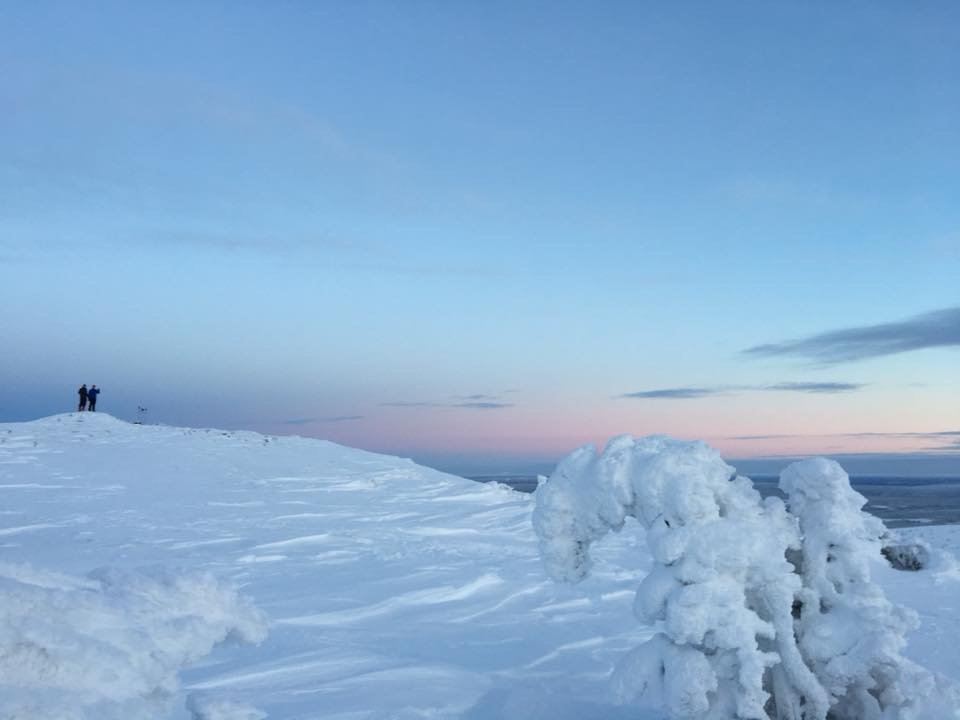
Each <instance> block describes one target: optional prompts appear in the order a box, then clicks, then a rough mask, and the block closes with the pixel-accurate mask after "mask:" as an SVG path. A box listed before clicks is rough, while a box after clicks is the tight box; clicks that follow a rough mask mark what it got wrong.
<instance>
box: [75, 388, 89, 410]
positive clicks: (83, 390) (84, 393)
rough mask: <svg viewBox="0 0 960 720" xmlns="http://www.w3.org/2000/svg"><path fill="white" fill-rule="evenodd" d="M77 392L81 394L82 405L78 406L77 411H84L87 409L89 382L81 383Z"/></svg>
mask: <svg viewBox="0 0 960 720" xmlns="http://www.w3.org/2000/svg"><path fill="white" fill-rule="evenodd" d="M77 392H78V393H79V394H80V407H79V408H77V412H83V411H84V410H86V409H87V384H86V383H84V384H83V385H81V386H80V389H79V390H78V391H77Z"/></svg>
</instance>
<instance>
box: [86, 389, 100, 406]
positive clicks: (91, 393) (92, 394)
mask: <svg viewBox="0 0 960 720" xmlns="http://www.w3.org/2000/svg"><path fill="white" fill-rule="evenodd" d="M99 394H100V391H99V390H98V389H97V386H96V385H91V386H90V389H89V390H87V402H88V403H89V405H90V412H96V410H97V395H99Z"/></svg>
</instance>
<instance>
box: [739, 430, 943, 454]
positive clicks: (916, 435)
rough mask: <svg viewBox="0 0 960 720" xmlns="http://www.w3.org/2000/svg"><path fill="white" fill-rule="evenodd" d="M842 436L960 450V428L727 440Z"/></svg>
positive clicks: (745, 437)
mask: <svg viewBox="0 0 960 720" xmlns="http://www.w3.org/2000/svg"><path fill="white" fill-rule="evenodd" d="M811 438H814V439H819V438H842V439H845V440H846V439H864V438H877V439H891V440H930V441H931V442H934V441H939V442H938V444H936V445H931V446H930V447H929V448H926V450H928V451H932V452H945V451H946V452H953V451H955V450H960V430H935V431H930V432H915V431H914V432H847V433H830V434H829V435H817V434H781V435H732V436H730V437H728V438H727V440H796V439H811Z"/></svg>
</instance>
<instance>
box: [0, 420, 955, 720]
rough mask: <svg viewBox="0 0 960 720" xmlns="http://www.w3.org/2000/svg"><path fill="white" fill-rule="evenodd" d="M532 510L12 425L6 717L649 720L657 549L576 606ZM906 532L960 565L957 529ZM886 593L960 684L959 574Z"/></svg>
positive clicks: (191, 448)
mask: <svg viewBox="0 0 960 720" xmlns="http://www.w3.org/2000/svg"><path fill="white" fill-rule="evenodd" d="M532 509H533V498H532V497H531V496H530V495H528V494H525V493H520V492H516V491H514V490H511V489H510V488H508V487H506V486H503V485H498V484H495V483H493V484H479V483H476V482H473V481H470V480H466V479H463V478H458V477H454V476H451V475H447V474H444V473H440V472H437V471H434V470H431V469H428V468H424V467H421V466H418V465H416V464H414V463H413V462H411V461H409V460H404V459H399V458H393V457H387V456H383V455H375V454H372V453H367V452H363V451H360V450H354V449H350V448H346V447H342V446H338V445H335V444H332V443H329V442H325V441H320V440H311V439H304V438H296V437H268V436H263V435H259V434H256V433H247V432H226V431H218V430H197V429H184V428H171V427H164V426H140V425H131V424H128V423H125V422H122V421H119V420H116V419H115V418H112V417H110V416H109V415H106V414H101V413H96V414H94V413H84V414H67V415H59V416H54V417H50V418H45V419H43V420H39V421H35V422H31V423H16V424H6V425H0V717H4V718H7V717H9V718H16V720H28V719H29V720H53V719H54V718H56V719H57V720H67V719H68V718H70V719H72V718H77V719H78V720H80V719H86V718H89V719H90V720H93V718H97V720H109V719H110V718H124V720H133V719H134V718H141V717H142V718H152V717H171V718H181V719H185V718H196V719H197V720H258V719H259V718H263V717H269V718H273V719H276V720H294V719H303V720H306V719H307V718H311V719H313V718H326V719H340V720H347V719H351V720H352V719H359V718H384V719H385V718H398V719H401V720H406V719H411V718H473V719H474V720H492V719H494V718H524V719H525V720H535V719H537V718H551V719H553V720H573V719H574V718H576V719H578V720H583V719H587V718H591V719H592V718H596V719H597V720H599V719H600V718H605V719H607V720H610V719H613V720H616V719H617V718H635V719H636V718H638V714H637V712H636V710H635V709H632V708H629V707H621V706H617V705H615V704H614V701H613V698H612V693H611V689H610V686H609V674H610V671H611V669H612V667H613V666H614V664H615V663H616V662H617V660H618V659H620V658H621V657H622V656H623V654H624V653H625V652H627V651H628V650H629V649H630V648H632V647H634V646H636V645H638V644H639V643H640V642H641V641H642V640H644V639H646V638H647V637H649V636H650V635H651V634H652V633H653V629H652V628H650V627H643V626H641V625H639V623H638V622H637V621H636V620H635V619H634V616H633V613H632V603H633V597H634V592H635V590H636V588H637V586H638V584H639V582H640V580H641V579H642V578H643V577H644V576H645V574H646V573H647V571H648V570H649V568H650V559H649V557H648V556H647V554H646V550H645V545H644V537H643V531H642V529H641V528H640V527H639V525H637V524H636V523H630V524H628V525H627V526H626V527H625V528H624V530H623V531H622V532H620V533H619V534H617V535H614V536H610V537H608V538H607V539H605V540H604V541H603V542H601V543H599V544H598V545H597V546H596V547H595V548H594V551H593V556H594V561H595V565H594V570H593V572H592V574H591V576H590V578H588V579H587V580H585V581H584V582H583V583H581V584H579V585H575V586H568V585H563V584H557V583H554V582H552V581H550V580H549V579H548V578H547V576H546V574H545V572H544V570H543V568H542V565H541V562H540V559H539V555H538V551H537V544H536V538H535V536H534V533H533V530H532V527H531V523H530V514H531V511H532ZM897 532H898V534H899V535H901V536H903V537H922V538H925V539H926V540H928V541H929V542H930V543H931V544H932V545H934V546H936V547H941V548H945V549H948V550H952V551H954V552H956V551H957V550H958V549H960V526H941V527H925V528H918V529H911V530H901V531H897ZM102 568H110V570H109V571H104V570H98V569H102ZM94 571H96V572H94ZM90 573H93V574H92V575H89V574H90ZM88 575H89V576H88ZM878 580H879V582H880V583H881V584H882V586H883V587H884V589H885V590H886V592H887V594H888V596H889V597H890V599H891V600H893V601H894V602H897V603H901V604H904V605H907V606H909V607H912V608H913V609H915V610H916V611H918V613H919V614H920V618H921V621H922V626H921V628H920V629H919V630H918V631H916V632H915V633H914V634H913V636H912V637H911V643H910V646H909V647H908V648H907V651H906V654H907V655H908V656H910V657H912V658H913V659H915V660H917V661H918V662H921V663H922V664H924V665H925V666H927V667H929V668H930V669H933V670H937V671H939V672H942V673H944V674H945V675H947V676H949V677H952V678H954V679H958V678H960V615H958V612H957V611H958V605H960V601H958V597H960V576H958V573H956V572H955V571H952V572H951V571H944V570H943V569H942V568H941V569H940V570H939V571H937V572H934V571H920V572H915V573H913V572H898V571H894V570H892V569H890V570H884V571H883V572H882V576H881V577H879V578H878ZM235 589H236V591H238V592H235ZM44 643H46V644H47V645H46V646H44V645H43V644H44ZM38 648H39V649H38ZM178 676H179V680H177V677H178ZM4 713H6V714H4ZM643 717H644V718H647V719H649V720H652V718H654V717H658V716H656V715H654V716H650V715H647V716H643Z"/></svg>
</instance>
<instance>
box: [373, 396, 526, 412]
mask: <svg viewBox="0 0 960 720" xmlns="http://www.w3.org/2000/svg"><path fill="white" fill-rule="evenodd" d="M454 400H456V401H457V402H445V403H441V402H423V401H408V400H400V401H396V402H384V403H380V407H393V408H464V409H467V410H500V409H502V408H509V407H513V406H514V404H513V403H509V402H501V401H499V400H498V399H497V396H496V395H483V394H479V393H478V394H474V395H457V396H455V397H454Z"/></svg>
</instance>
